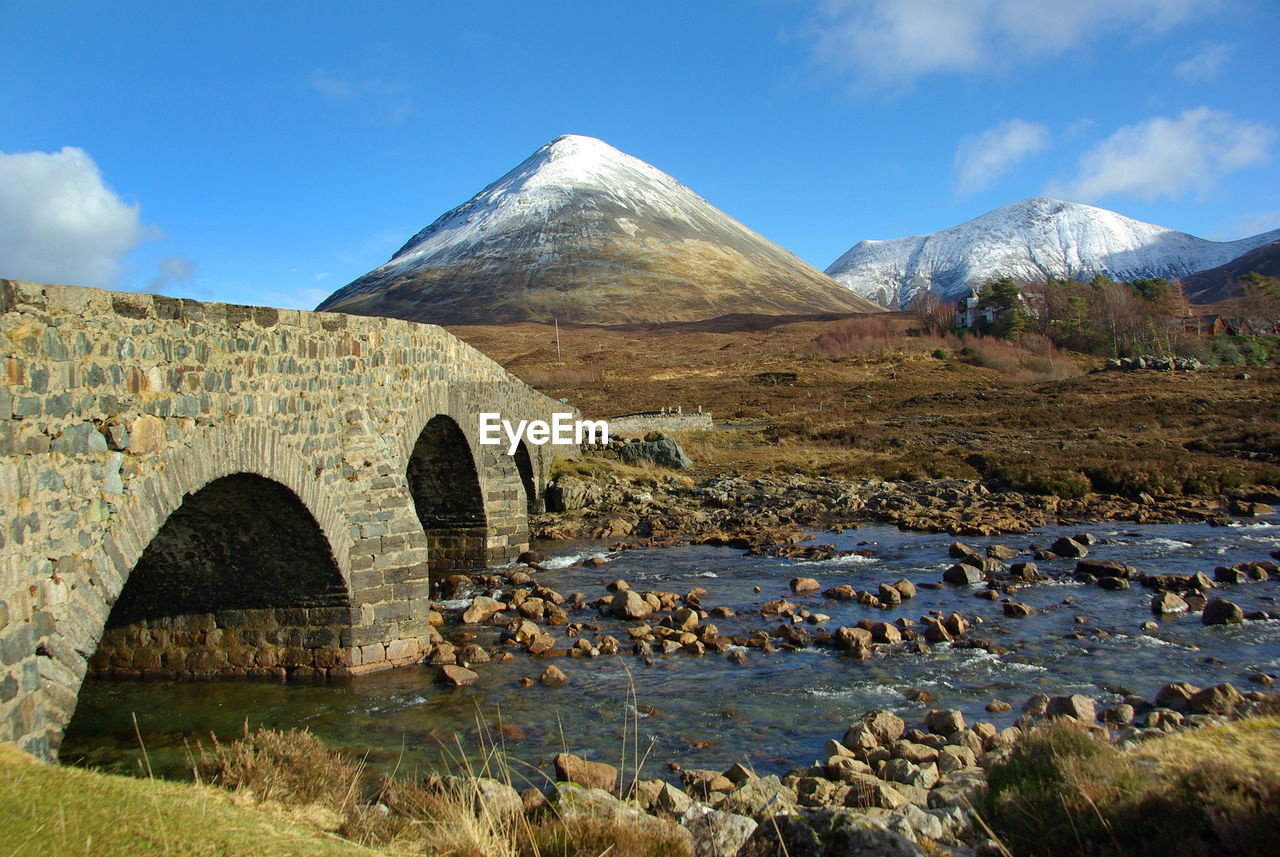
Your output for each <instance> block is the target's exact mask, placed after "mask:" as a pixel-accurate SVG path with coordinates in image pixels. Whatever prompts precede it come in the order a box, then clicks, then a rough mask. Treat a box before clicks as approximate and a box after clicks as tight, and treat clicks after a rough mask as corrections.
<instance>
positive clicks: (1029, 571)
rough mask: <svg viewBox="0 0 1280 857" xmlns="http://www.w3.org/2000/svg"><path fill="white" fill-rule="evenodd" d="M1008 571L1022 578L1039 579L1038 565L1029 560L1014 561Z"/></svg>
mask: <svg viewBox="0 0 1280 857" xmlns="http://www.w3.org/2000/svg"><path fill="white" fill-rule="evenodd" d="M1009 572H1010V573H1011V574H1012V575H1013V576H1014V577H1017V578H1020V579H1022V580H1039V579H1040V567H1039V566H1038V565H1036V564H1035V563H1034V562H1031V561H1026V562H1015V563H1014V564H1013V565H1011V566H1009Z"/></svg>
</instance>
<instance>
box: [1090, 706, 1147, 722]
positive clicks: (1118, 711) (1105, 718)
mask: <svg viewBox="0 0 1280 857" xmlns="http://www.w3.org/2000/svg"><path fill="white" fill-rule="evenodd" d="M1137 716H1138V712H1137V710H1136V709H1135V708H1134V707H1133V706H1132V705H1130V704H1129V703H1127V702H1121V703H1117V704H1116V705H1112V706H1111V707H1109V708H1104V709H1103V710H1102V713H1101V714H1099V715H1098V719H1099V720H1101V721H1102V722H1103V723H1110V724H1112V725H1114V726H1128V725H1129V724H1130V723H1132V722H1133V721H1134V720H1136V719H1137Z"/></svg>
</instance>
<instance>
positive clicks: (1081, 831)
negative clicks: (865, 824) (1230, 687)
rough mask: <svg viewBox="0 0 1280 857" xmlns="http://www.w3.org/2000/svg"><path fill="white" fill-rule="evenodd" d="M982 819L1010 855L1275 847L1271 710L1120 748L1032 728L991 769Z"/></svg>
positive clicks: (1275, 734) (1279, 720)
mask: <svg viewBox="0 0 1280 857" xmlns="http://www.w3.org/2000/svg"><path fill="white" fill-rule="evenodd" d="M988 782H989V785H990V791H989V793H988V796H987V806H986V815H987V817H988V819H989V820H990V823H991V825H992V827H993V828H994V830H995V832H996V834H997V836H998V837H999V839H1000V840H1001V841H1002V842H1003V843H1004V845H1005V846H1006V847H1007V848H1008V849H1009V850H1010V851H1011V852H1012V853H1013V854H1015V855H1019V857H1021V855H1043V857H1056V855H1062V857H1066V855H1126V857H1144V855H1150V856H1151V857H1157V855H1170V854H1179V855H1206V857H1208V855H1257V857H1263V855H1275V854H1280V717H1278V716H1274V715H1272V716H1266V717H1255V718H1250V719H1246V720H1240V721H1237V722H1234V723H1229V724H1226V725H1222V726H1212V727H1207V728H1203V729H1199V730H1195V731H1189V732H1183V733H1179V734H1176V735H1172V736H1169V737H1167V738H1162V739H1158V740H1153V741H1147V742H1145V743H1143V744H1141V745H1140V746H1138V747H1137V748H1134V749H1129V750H1120V749H1118V748H1116V747H1115V746H1113V745H1111V744H1109V743H1107V742H1105V741H1102V740H1099V739H1098V738H1096V737H1095V736H1093V735H1091V734H1090V733H1088V732H1087V731H1085V730H1083V729H1081V728H1080V727H1078V726H1070V725H1064V724H1058V725H1053V726H1049V727H1045V728H1042V729H1039V730H1037V731H1035V732H1033V733H1031V734H1030V735H1028V736H1027V737H1026V738H1024V739H1023V740H1022V741H1021V742H1019V743H1018V744H1017V746H1015V747H1014V748H1013V751H1012V752H1011V754H1010V755H1009V757H1008V758H1007V759H1006V760H1005V761H1003V762H1001V763H999V764H996V765H994V766H993V767H992V768H991V770H990V773H989V781H988Z"/></svg>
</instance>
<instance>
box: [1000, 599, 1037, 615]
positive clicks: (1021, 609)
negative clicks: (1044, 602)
mask: <svg viewBox="0 0 1280 857" xmlns="http://www.w3.org/2000/svg"><path fill="white" fill-rule="evenodd" d="M1034 612H1036V611H1035V608H1034V607H1032V606H1031V605H1030V604H1021V603H1019V602H1017V601H1006V602H1005V603H1004V615H1006V616H1008V617H1010V618H1012V619H1025V618H1026V617H1027V616H1030V615H1031V614H1032V613H1034Z"/></svg>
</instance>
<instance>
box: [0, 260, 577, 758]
mask: <svg viewBox="0 0 1280 857" xmlns="http://www.w3.org/2000/svg"><path fill="white" fill-rule="evenodd" d="M0 366H3V371H2V372H0V375H2V376H3V378H4V380H3V383H0V741H5V740H13V741H16V742H17V743H19V744H20V745H21V746H23V747H24V748H26V749H27V750H29V751H31V752H34V753H36V754H38V755H44V756H46V757H52V756H53V755H54V754H55V753H56V748H57V746H58V743H59V741H60V737H61V732H62V729H63V728H64V727H65V725H66V723H67V720H68V718H69V717H70V715H71V713H72V712H73V711H74V708H75V700H76V694H77V692H78V690H79V687H80V684H81V682H82V681H83V679H84V677H85V675H86V673H87V672H88V670H89V669H90V664H89V659H90V658H91V657H93V656H94V653H95V652H96V651H97V648H98V646H99V644H100V641H101V640H102V635H103V628H104V627H105V625H106V623H107V621H108V618H109V616H110V612H111V608H112V606H113V605H114V604H115V603H116V600H117V599H118V598H119V597H120V593H121V591H122V590H123V588H124V586H125V584H126V581H127V580H128V579H129V576H130V575H131V574H132V573H133V571H134V569H135V567H136V566H137V563H138V561H139V559H140V558H141V557H142V556H143V554H144V552H145V551H146V550H147V548H148V545H150V544H151V543H152V541H153V540H154V539H155V537H156V534H157V533H159V532H160V531H161V529H162V528H163V527H164V526H165V524H166V522H167V521H169V520H170V518H171V516H172V515H173V514H174V513H175V512H176V511H177V510H178V509H179V508H181V507H182V505H183V503H184V502H186V500H187V499H188V498H189V497H195V496H198V495H200V492H201V491H203V490H205V489H206V488H207V487H208V486H210V485H211V484H214V483H217V482H218V481H219V480H224V479H242V480H246V479H247V480H249V482H253V479H251V478H250V477H253V478H257V479H261V480H265V481H266V482H269V483H270V484H271V485H276V486H280V490H281V491H287V492H288V496H289V497H296V498H297V501H298V504H299V506H300V507H301V508H302V509H305V511H306V513H307V515H308V516H309V517H310V518H311V519H312V520H313V521H314V524H315V526H316V528H317V530H318V532H319V533H320V534H321V536H322V537H323V541H324V542H325V543H326V544H327V547H328V550H329V552H330V553H331V556H332V560H333V564H334V567H335V568H336V569H337V574H338V576H339V577H340V578H341V581H342V583H343V584H344V586H345V592H346V595H347V598H348V602H349V603H348V604H346V605H344V606H342V607H341V610H343V611H344V613H343V617H344V628H343V630H342V631H341V632H340V633H339V634H338V638H339V639H338V642H339V646H338V648H337V650H336V654H334V655H333V659H332V665H331V666H328V665H322V666H320V667H318V668H320V669H325V670H330V671H332V670H338V671H339V672H341V671H343V670H346V671H350V672H353V673H355V672H363V671H367V670H375V669H383V668H387V667H390V666H397V665H399V664H404V663H411V662H415V661H418V660H421V659H422V657H423V655H424V653H425V652H426V651H428V650H429V648H430V647H431V646H432V645H434V643H435V642H436V641H438V639H439V635H438V634H437V633H436V632H435V631H434V629H433V628H432V627H431V625H430V615H431V610H430V606H431V601H430V596H431V591H430V589H431V588H430V579H429V563H428V556H429V549H428V542H427V535H426V533H425V531H424V529H423V525H422V522H421V520H420V519H419V516H418V514H417V510H416V508H415V504H414V498H413V495H412V492H411V489H410V480H409V478H408V475H407V474H408V467H409V462H410V459H411V457H412V453H413V450H414V446H415V445H416V444H417V442H418V439H419V437H420V436H421V434H422V432H423V430H424V429H425V428H426V426H427V424H428V423H429V422H430V420H432V419H433V418H435V417H437V416H439V415H442V414H443V415H445V416H447V417H448V418H449V419H450V420H452V421H453V423H454V424H456V426H457V430H458V431H459V432H460V433H461V434H462V435H463V436H464V437H465V438H466V446H467V449H468V450H469V452H470V456H471V458H472V460H473V461H474V463H475V464H474V466H475V471H476V481H477V482H478V484H479V488H480V496H481V498H482V503H483V511H484V531H483V532H484V535H483V538H484V559H485V561H487V562H495V561H503V560H506V559H509V558H512V557H514V555H515V554H516V553H517V552H518V551H519V550H521V549H522V548H523V547H524V545H525V544H526V543H527V540H528V535H527V533H528V514H529V512H530V510H531V509H533V508H535V507H536V505H537V499H536V498H535V500H534V502H532V503H531V502H530V500H529V496H530V490H529V486H532V487H533V492H532V493H533V494H535V495H536V497H540V496H541V494H542V492H543V491H544V490H545V487H546V482H547V478H548V475H549V470H550V461H551V455H552V451H551V449H550V448H549V447H546V446H542V447H532V448H526V452H527V453H528V461H527V463H525V462H523V461H521V462H518V461H517V460H516V459H515V458H513V457H512V456H508V455H506V450H505V448H499V447H491V446H483V447H482V446H480V445H479V443H478V439H477V432H478V415H479V413H481V412H497V413H500V414H502V415H503V417H504V418H510V419H513V420H520V419H528V420H534V419H538V420H550V418H551V415H552V413H553V411H556V410H566V408H564V407H563V406H562V405H561V404H559V403H556V402H554V401H553V400H551V399H548V398H547V397H545V396H543V395H541V394H540V393H538V392H537V391H535V390H532V389H531V388H529V387H528V386H526V385H525V384H523V383H522V382H520V381H519V379H517V378H515V377H513V376H512V375H510V374H509V373H507V372H506V371H505V370H503V369H502V368H501V367H500V366H498V365H497V364H495V363H494V362H493V361H492V360H490V359H489V358H487V357H485V356H484V355H482V354H480V353H479V352H477V351H475V350H474V349H472V348H470V347H469V346H467V345H466V344H465V343H463V342H461V341H460V340H458V339H456V338H455V337H453V336H451V335H450V334H449V333H447V332H446V331H444V330H443V329H442V328H439V327H436V326H433V325H422V324H414V323H409V322H403V321H397V320H393V319H385V318H372V317H370V318H365V317H351V316H345V315H341V314H336V313H307V312H301V311H297V310H278V309H272V308H268V307H248V306H233V305H226V304H214V303H201V302H197V301H190V300H180V299H175V298H168V297H164V296H160V295H138V294H123V293H110V292H103V291H98V290H94V289H83V288H75V287H67V286H49V285H42V284H35V283H23V282H15V281H8V280H0ZM526 464H527V466H526ZM221 484H222V485H223V486H224V488H225V487H226V486H227V485H228V484H230V483H221ZM245 484H248V483H245ZM264 484H265V483H264ZM231 487H232V488H234V487H235V486H234V485H231ZM260 487H261V486H260ZM219 490H221V489H219ZM255 490H256V489H255ZM264 490H268V489H264ZM269 490H275V489H269ZM214 493H215V494H216V493H217V491H215V492H214ZM205 496H206V499H207V496H208V495H205ZM277 496H278V497H279V498H282V499H279V502H280V503H281V504H284V505H288V504H289V503H290V502H291V501H290V500H289V499H288V497H286V496H285V495H282V494H281V495H277ZM201 502H203V501H201ZM220 502H225V498H224V499H223V501H220ZM337 588H341V587H335V589H337ZM322 606H323V608H324V609H327V610H332V609H336V608H335V607H334V605H332V604H329V605H322ZM329 615H330V618H334V617H335V616H336V614H334V613H330V614H329ZM141 618H144V619H148V618H151V617H141ZM317 639H318V638H317ZM175 663H176V662H175ZM184 663H185V661H184ZM325 663H326V664H328V663H329V662H328V661H326V662H325ZM129 668H130V669H133V668H134V663H133V660H132V658H131V659H130V661H129ZM141 668H142V667H139V669H141ZM311 668H313V669H315V668H317V666H316V664H315V662H314V660H313V661H312V663H311Z"/></svg>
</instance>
